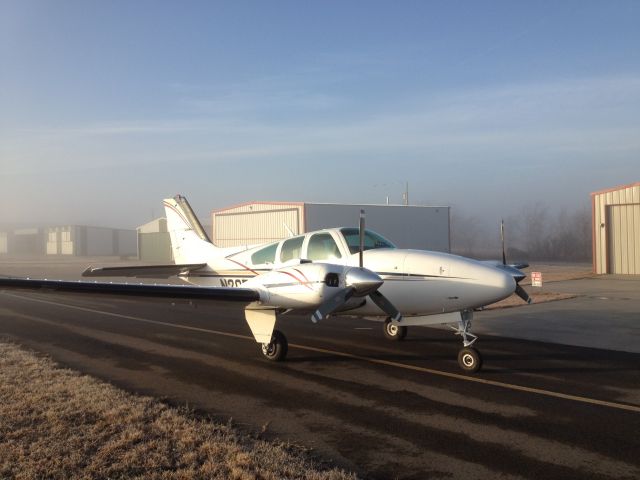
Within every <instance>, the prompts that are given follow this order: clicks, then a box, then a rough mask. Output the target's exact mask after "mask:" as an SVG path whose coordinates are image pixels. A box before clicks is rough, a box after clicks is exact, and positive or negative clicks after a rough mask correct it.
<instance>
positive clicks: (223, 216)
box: [212, 203, 450, 252]
mask: <svg viewBox="0 0 640 480" xmlns="http://www.w3.org/2000/svg"><path fill="white" fill-rule="evenodd" d="M360 209H364V210H365V211H366V213H367V227H368V228H371V229H372V230H375V231H377V232H378V233H380V234H382V235H383V236H385V237H387V238H388V239H389V240H391V241H392V242H394V243H396V245H398V247H400V248H420V249H429V250H438V251H443V252H448V251H449V249H450V244H449V207H417V206H408V207H405V206H395V205H344V204H319V203H248V204H243V205H239V206H236V207H231V208H227V209H224V210H219V211H214V212H213V214H212V219H213V237H212V238H213V243H215V244H216V245H218V246H220V247H232V246H238V245H254V244H261V243H267V242H272V241H277V240H281V239H283V238H286V237H288V236H289V234H288V232H287V228H286V227H285V225H286V226H287V227H288V228H289V229H290V230H291V231H292V232H293V233H294V234H296V235H297V234H301V233H306V232H309V231H313V230H320V229H322V228H333V227H344V226H353V227H357V226H358V221H359V218H360Z"/></svg>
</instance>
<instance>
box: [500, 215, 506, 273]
mask: <svg viewBox="0 0 640 480" xmlns="http://www.w3.org/2000/svg"><path fill="white" fill-rule="evenodd" d="M500 241H501V242H502V264H503V265H506V264H507V253H506V251H505V249H504V218H501V219H500Z"/></svg>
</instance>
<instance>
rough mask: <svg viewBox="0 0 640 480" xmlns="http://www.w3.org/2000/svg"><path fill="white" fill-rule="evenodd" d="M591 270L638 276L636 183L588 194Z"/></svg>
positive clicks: (639, 194)
mask: <svg viewBox="0 0 640 480" xmlns="http://www.w3.org/2000/svg"><path fill="white" fill-rule="evenodd" d="M591 205H592V212H593V214H592V218H593V271H594V272H595V273H599V274H604V273H613V274H629V275H640V182H637V183H633V184H631V185H622V186H619V187H614V188H609V189H606V190H600V191H598V192H593V193H592V194H591Z"/></svg>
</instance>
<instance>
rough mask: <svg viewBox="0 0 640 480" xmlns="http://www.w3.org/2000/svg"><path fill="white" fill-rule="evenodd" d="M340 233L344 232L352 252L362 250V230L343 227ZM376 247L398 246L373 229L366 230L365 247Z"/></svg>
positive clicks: (367, 248) (370, 248) (371, 248)
mask: <svg viewBox="0 0 640 480" xmlns="http://www.w3.org/2000/svg"><path fill="white" fill-rule="evenodd" d="M340 233H342V235H343V236H344V239H345V240H346V241H347V245H348V246H349V252H351V253H352V254H353V253H358V251H359V250H360V230H358V229H357V228H341V229H340ZM375 248H396V246H395V245H394V244H393V243H391V242H390V241H389V240H387V239H386V238H384V237H382V236H381V235H378V234H377V233H375V232H372V231H371V230H365V231H364V249H365V250H373V249H375Z"/></svg>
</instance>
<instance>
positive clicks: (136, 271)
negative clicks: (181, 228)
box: [82, 263, 207, 278]
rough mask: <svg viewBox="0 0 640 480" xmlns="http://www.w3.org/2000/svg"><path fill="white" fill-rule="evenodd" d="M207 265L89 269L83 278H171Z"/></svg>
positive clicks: (187, 264) (189, 264)
mask: <svg viewBox="0 0 640 480" xmlns="http://www.w3.org/2000/svg"><path fill="white" fill-rule="evenodd" d="M206 266H207V264H206V263H186V264H182V265H176V264H174V263H172V264H170V265H134V266H126V267H91V266H90V267H87V269H86V270H85V271H84V272H82V276H83V277H137V278H169V277H173V276H177V275H182V274H186V273H189V272H194V271H196V270H200V269H202V268H204V267H206Z"/></svg>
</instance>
